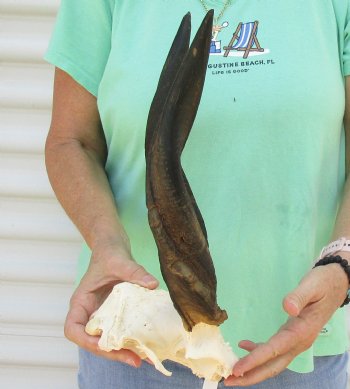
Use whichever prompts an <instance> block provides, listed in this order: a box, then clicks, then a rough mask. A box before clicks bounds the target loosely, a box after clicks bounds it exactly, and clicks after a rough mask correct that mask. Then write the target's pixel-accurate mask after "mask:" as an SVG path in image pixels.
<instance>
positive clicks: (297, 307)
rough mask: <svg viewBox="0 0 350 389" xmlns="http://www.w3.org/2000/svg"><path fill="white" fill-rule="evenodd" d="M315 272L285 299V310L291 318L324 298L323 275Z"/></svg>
mask: <svg viewBox="0 0 350 389" xmlns="http://www.w3.org/2000/svg"><path fill="white" fill-rule="evenodd" d="M314 270H315V271H314V272H312V273H311V272H310V273H309V274H307V275H306V276H305V277H304V278H303V279H302V280H301V282H300V284H299V285H298V286H297V287H296V288H295V289H294V290H293V291H292V292H290V293H288V295H287V296H286V297H285V298H284V299H283V308H284V310H285V311H286V312H287V313H288V315H290V316H298V315H299V314H300V312H301V311H302V310H303V309H304V308H305V307H306V306H307V305H309V304H312V303H314V302H316V301H319V300H320V299H321V298H322V297H323V294H322V292H321V291H322V290H323V289H324V288H320V287H319V285H320V282H322V277H321V273H320V272H319V271H317V270H318V269H314Z"/></svg>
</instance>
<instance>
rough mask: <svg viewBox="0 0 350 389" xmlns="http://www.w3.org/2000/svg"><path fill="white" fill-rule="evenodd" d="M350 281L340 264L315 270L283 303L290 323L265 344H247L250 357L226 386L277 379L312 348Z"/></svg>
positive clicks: (240, 362) (241, 345)
mask: <svg viewBox="0 0 350 389" xmlns="http://www.w3.org/2000/svg"><path fill="white" fill-rule="evenodd" d="M347 289H348V278H347V276H346V273H345V272H344V269H342V268H341V266H339V265H338V264H329V265H325V266H319V267H317V268H314V269H312V270H311V271H310V272H309V273H308V274H307V275H306V276H305V277H304V278H303V279H302V281H301V282H300V284H299V286H298V287H297V288H296V289H295V290H294V291H292V292H291V293H289V294H288V295H287V296H286V297H285V298H284V300H283V308H284V310H285V311H286V312H287V313H288V315H289V319H288V320H287V322H286V323H285V324H284V325H283V326H282V327H281V328H280V329H279V331H278V332H277V333H276V334H275V335H273V336H272V337H271V338H270V339H269V340H268V341H267V342H266V343H260V344H257V343H254V342H251V341H249V340H244V341H241V342H240V343H239V347H241V348H242V349H244V350H247V351H249V352H250V353H249V354H248V355H246V356H245V357H244V358H242V359H240V360H239V361H238V362H237V363H236V365H235V366H234V368H233V370H232V375H231V376H229V377H228V378H227V379H226V380H225V385H227V386H249V385H253V384H256V383H258V382H261V381H263V380H266V379H268V378H271V377H274V376H276V375H277V374H279V373H280V372H281V371H282V370H284V369H285V368H286V367H287V366H288V365H289V363H290V362H291V361H292V360H293V359H294V358H295V357H296V356H297V355H298V354H300V353H301V352H303V351H305V350H307V349H308V348H309V347H311V346H312V344H313V342H314V341H315V339H316V338H317V336H318V335H319V333H320V331H321V330H322V328H323V327H324V325H325V324H326V323H327V322H328V320H329V319H330V318H331V316H332V315H333V313H334V312H335V311H336V309H337V308H339V306H340V305H341V304H342V303H343V301H344V298H345V297H346V292H347Z"/></svg>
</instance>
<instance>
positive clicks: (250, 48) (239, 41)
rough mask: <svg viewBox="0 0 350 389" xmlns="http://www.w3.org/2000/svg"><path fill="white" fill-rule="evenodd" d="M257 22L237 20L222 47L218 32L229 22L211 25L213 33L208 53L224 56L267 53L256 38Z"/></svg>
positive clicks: (247, 55)
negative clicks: (235, 25) (230, 35)
mask: <svg viewBox="0 0 350 389" xmlns="http://www.w3.org/2000/svg"><path fill="white" fill-rule="evenodd" d="M258 25H259V22H258V21H257V20H256V21H254V22H248V23H243V22H239V23H238V25H237V27H236V29H235V30H234V32H233V35H232V37H231V39H230V41H229V42H228V44H227V45H226V46H223V47H222V41H221V40H219V39H218V35H219V33H220V32H221V31H222V30H223V29H226V28H227V27H228V26H229V22H227V21H226V22H223V23H222V24H221V25H216V26H213V35H212V39H211V44H210V55H223V56H224V57H228V56H233V57H243V58H244V59H246V58H248V57H249V56H252V55H261V54H264V53H265V54H267V53H269V50H268V49H265V48H263V47H262V46H261V45H260V42H259V39H258Z"/></svg>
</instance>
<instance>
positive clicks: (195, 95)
mask: <svg viewBox="0 0 350 389" xmlns="http://www.w3.org/2000/svg"><path fill="white" fill-rule="evenodd" d="M212 23H213V11H212V10H211V11H209V12H208V13H207V15H206V16H205V18H204V20H203V22H202V24H201V26H200V28H199V30H198V32H197V34H196V36H195V38H194V40H193V42H192V45H191V47H190V48H189V42H190V33H191V16H190V14H189V13H188V14H187V15H185V16H184V18H183V20H182V22H181V25H180V27H179V30H178V32H177V34H176V37H175V39H174V42H173V44H172V46H171V49H170V51H169V54H168V57H167V59H166V62H165V65H164V67H163V70H162V73H161V75H160V79H159V84H158V88H157V91H156V93H155V96H154V99H153V101H152V104H151V108H150V112H149V116H148V121H147V129H146V142H145V150H146V202H147V208H148V220H149V224H150V227H151V230H152V232H153V235H154V239H155V241H156V244H157V247H158V254H159V261H160V267H161V271H162V275H163V278H164V281H165V282H166V284H167V286H168V289H169V293H170V297H171V299H172V301H173V303H174V306H175V308H176V310H177V311H178V313H179V314H180V316H181V318H182V321H183V323H184V327H185V328H186V329H187V330H189V331H190V330H191V329H192V327H193V326H194V325H196V324H198V323H201V322H202V323H207V324H212V325H219V324H221V323H222V322H223V321H224V320H226V319H227V314H226V312H225V311H223V310H221V309H220V307H219V306H218V304H217V301H216V276H215V269H214V265H213V261H212V259H211V256H210V252H209V247H208V241H207V233H206V229H205V225H204V221H203V218H202V216H201V213H200V211H199V209H198V206H197V204H196V201H195V199H194V196H193V193H192V191H191V188H190V186H189V183H188V181H187V179H186V176H185V174H184V172H183V170H182V167H181V161H180V158H181V153H182V150H183V148H184V146H185V143H186V140H187V138H188V135H189V133H190V130H191V128H192V125H193V122H194V119H195V116H196V113H197V109H198V106H199V102H200V98H201V94H202V90H203V85H204V80H205V74H206V69H207V64H208V57H209V47H210V40H211V34H212Z"/></svg>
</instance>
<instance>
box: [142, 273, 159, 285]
mask: <svg viewBox="0 0 350 389" xmlns="http://www.w3.org/2000/svg"><path fill="white" fill-rule="evenodd" d="M142 282H143V283H144V284H146V285H150V284H156V283H157V280H156V279H155V278H154V277H152V276H151V275H149V274H147V275H146V276H144V277H143V278H142Z"/></svg>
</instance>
